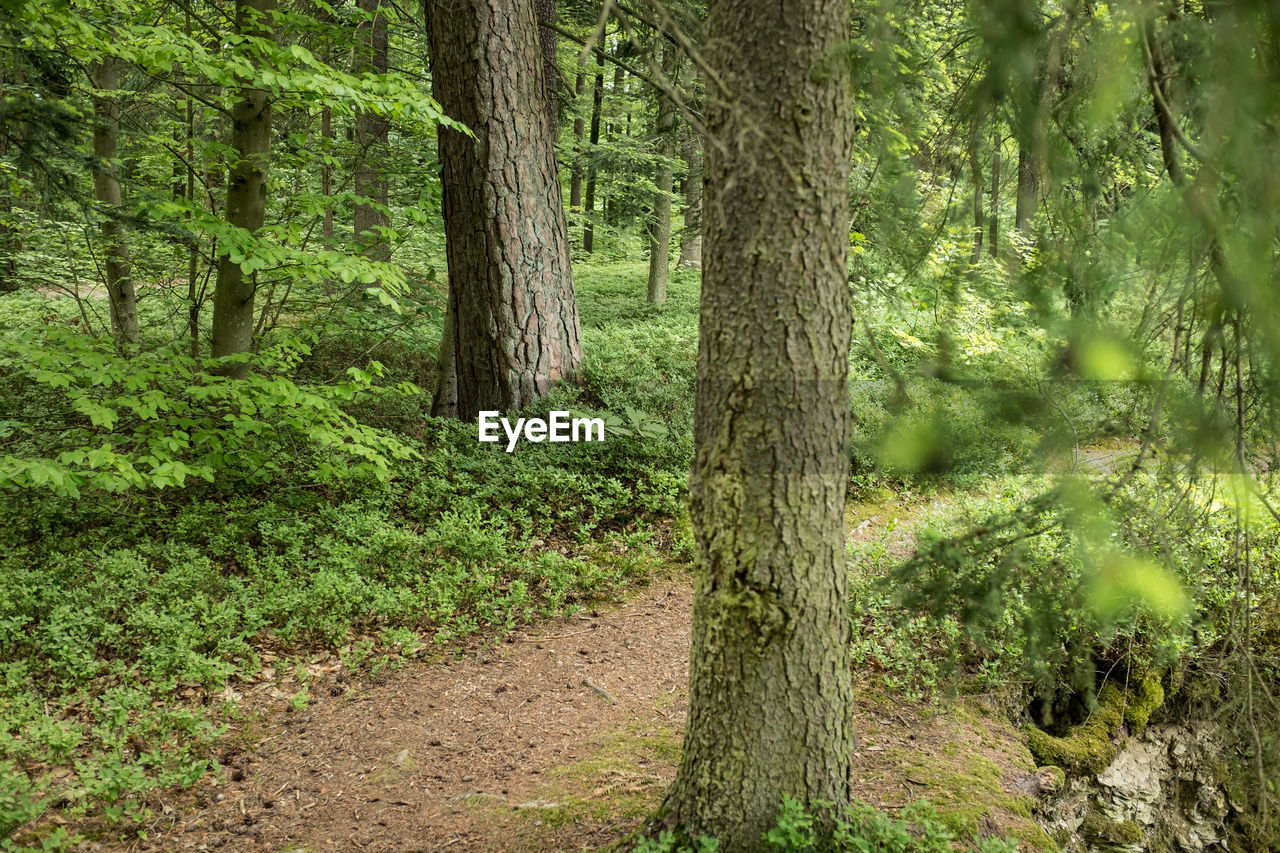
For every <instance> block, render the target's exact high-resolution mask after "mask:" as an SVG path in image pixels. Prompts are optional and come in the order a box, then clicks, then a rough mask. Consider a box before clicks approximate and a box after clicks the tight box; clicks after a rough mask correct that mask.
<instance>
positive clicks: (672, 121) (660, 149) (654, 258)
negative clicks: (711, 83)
mask: <svg viewBox="0 0 1280 853" xmlns="http://www.w3.org/2000/svg"><path fill="white" fill-rule="evenodd" d="M678 57H679V54H678V53H677V51H676V49H675V48H674V47H672V46H671V45H665V46H664V47H663V55H662V72H663V75H664V76H665V77H666V78H667V79H668V80H670V79H671V77H672V76H673V74H674V72H675V70H676V62H677V59H678ZM675 130H676V105H675V102H673V101H672V100H671V98H670V97H668V96H667V95H666V93H664V92H660V93H659V94H658V116H657V121H656V122H655V125H654V132H655V135H656V136H657V139H656V140H655V141H654V153H655V154H657V155H658V156H659V157H661V158H662V162H660V163H658V166H657V169H656V170H655V174H654V177H653V185H654V187H655V191H654V194H653V221H652V222H650V223H649V288H648V300H649V302H650V304H653V305H661V304H662V303H664V302H666V301H667V278H668V274H669V270H670V268H671V181H672V178H671V162H670V159H669V158H670V157H671V155H672V154H673V151H672V148H674V146H675Z"/></svg>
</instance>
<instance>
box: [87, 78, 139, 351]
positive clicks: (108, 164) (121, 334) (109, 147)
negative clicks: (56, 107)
mask: <svg viewBox="0 0 1280 853" xmlns="http://www.w3.org/2000/svg"><path fill="white" fill-rule="evenodd" d="M122 67H123V63H121V62H120V60H117V59H107V60H104V61H103V62H101V63H99V64H98V66H97V67H96V68H94V71H93V86H94V89H95V90H96V92H97V93H101V94H95V95H94V98H93V113H94V125H93V158H94V164H93V196H94V199H95V200H96V201H97V202H98V205H99V210H100V212H101V213H102V215H103V219H102V226H101V227H102V240H103V243H105V248H106V259H105V261H104V262H103V265H102V266H103V273H104V275H105V277H106V280H107V295H108V301H109V302H110V304H111V334H112V336H113V337H114V338H115V339H116V341H118V342H119V343H123V344H134V343H137V341H138V297H137V293H136V291H135V290H134V285H133V278H132V277H131V276H130V259H129V241H128V239H127V238H126V236H125V231H124V225H123V224H122V223H121V222H120V213H121V210H120V202H121V199H120V178H119V176H118V174H117V171H118V169H119V167H120V164H119V163H118V162H116V142H117V139H118V137H119V134H120V106H119V104H117V103H116V101H115V95H116V91H117V90H118V89H119V88H120V72H121V70H122Z"/></svg>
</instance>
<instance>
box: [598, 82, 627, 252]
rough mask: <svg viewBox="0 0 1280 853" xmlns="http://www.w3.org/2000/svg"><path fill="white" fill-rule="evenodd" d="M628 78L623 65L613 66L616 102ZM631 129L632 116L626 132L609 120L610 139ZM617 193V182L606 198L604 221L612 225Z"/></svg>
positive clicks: (613, 223)
mask: <svg viewBox="0 0 1280 853" xmlns="http://www.w3.org/2000/svg"><path fill="white" fill-rule="evenodd" d="M626 79H627V72H626V71H625V70H624V69H623V68H622V66H621V65H615V66H613V87H612V88H611V89H610V90H609V91H610V92H612V93H613V100H614V103H615V104H617V103H619V102H620V100H621V99H620V97H619V96H620V95H622V94H624V92H623V86H624V85H625V83H626ZM615 109H616V107H615ZM630 130H631V128H630V116H628V127H627V130H626V131H625V132H624V131H622V130H620V129H619V127H618V124H617V123H616V122H612V121H611V122H609V124H608V127H607V132H608V134H609V138H610V139H617V138H618V137H619V136H623V135H626V136H630V135H631V134H630ZM616 193H617V189H616V184H615V189H614V192H611V193H609V195H608V197H607V198H606V199H605V200H604V222H605V224H606V225H608V226H610V227H616V226H617V225H618V201H617V199H616V198H614V196H615V194H616Z"/></svg>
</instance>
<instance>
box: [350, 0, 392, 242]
mask: <svg viewBox="0 0 1280 853" xmlns="http://www.w3.org/2000/svg"><path fill="white" fill-rule="evenodd" d="M358 6H359V7H360V11H361V12H362V13H363V16H364V17H363V18H362V19H361V22H360V25H359V27H357V32H356V63H355V66H356V67H355V72H356V73H357V74H366V73H373V74H386V73H387V16H386V13H385V12H384V11H383V7H382V0H358ZM390 127H391V123H390V122H389V121H388V120H387V119H386V117H385V116H381V115H378V114H376V113H372V112H361V113H359V114H358V115H357V116H356V126H355V142H356V147H357V148H358V149H359V158H360V159H359V160H358V161H357V164H356V169H355V175H354V184H355V193H356V195H357V196H358V197H359V198H360V202H359V203H358V204H357V205H356V208H355V211H354V221H353V225H354V229H353V230H354V232H355V240H356V243H357V244H359V245H360V246H361V247H362V249H363V252H364V255H365V257H367V258H371V259H373V260H377V261H385V260H387V258H389V257H390V256H391V253H390V247H389V246H388V245H387V241H386V237H385V236H384V235H383V233H382V232H381V231H380V230H379V229H381V228H386V227H388V226H389V225H390V224H391V220H390V219H389V218H388V216H387V212H386V208H387V198H388V196H387V162H386V160H387V140H388V136H389V133H390Z"/></svg>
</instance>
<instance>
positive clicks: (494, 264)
mask: <svg viewBox="0 0 1280 853" xmlns="http://www.w3.org/2000/svg"><path fill="white" fill-rule="evenodd" d="M426 9H427V31H428V37H429V40H430V48H431V57H432V69H431V77H432V83H433V85H434V87H435V95H436V100H437V101H439V102H440V105H441V107H443V109H444V111H445V112H446V113H447V114H448V115H449V116H451V117H452V118H454V119H457V120H458V121H460V122H462V123H463V124H464V125H466V126H467V127H468V128H470V129H471V131H472V133H473V134H474V137H472V136H467V135H465V134H463V133H461V132H459V131H456V130H451V129H448V128H445V127H442V128H441V129H440V141H439V149H440V162H441V164H442V166H443V182H444V217H445V239H446V256H447V259H448V264H449V305H448V316H447V317H446V320H445V323H446V329H447V330H448V331H447V333H446V335H445V338H444V340H443V341H442V345H441V357H440V360H439V381H438V385H437V389H436V391H437V393H436V397H435V402H434V403H433V406H432V408H433V413H434V414H436V415H438V416H444V417H457V418H461V419H464V420H465V419H474V418H475V417H476V415H477V414H478V413H479V412H480V411H481V410H486V409H496V410H500V411H509V410H513V409H519V408H523V407H524V406H527V405H528V404H529V403H531V402H533V401H534V400H536V399H537V398H538V397H541V396H542V395H544V394H546V393H547V391H549V390H550V388H551V386H552V385H553V384H554V383H555V382H557V381H560V380H564V379H570V378H572V377H573V375H574V374H575V373H576V371H577V368H578V363H579V362H580V361H581V359H582V345H581V332H580V329H579V322H578V307H577V302H576V301H575V299H574V292H573V277H572V273H571V271H570V268H569V242H568V237H567V234H566V229H565V216H564V205H563V202H562V199H561V193H560V180H559V178H558V176H557V174H556V160H555V150H554V147H553V142H554V139H553V130H554V129H553V128H552V126H551V120H550V116H549V114H548V111H547V109H546V105H545V103H544V91H543V86H542V62H543V55H542V52H541V47H540V44H539V41H538V28H537V24H536V19H535V17H534V6H533V0H428V2H427V4H426Z"/></svg>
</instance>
